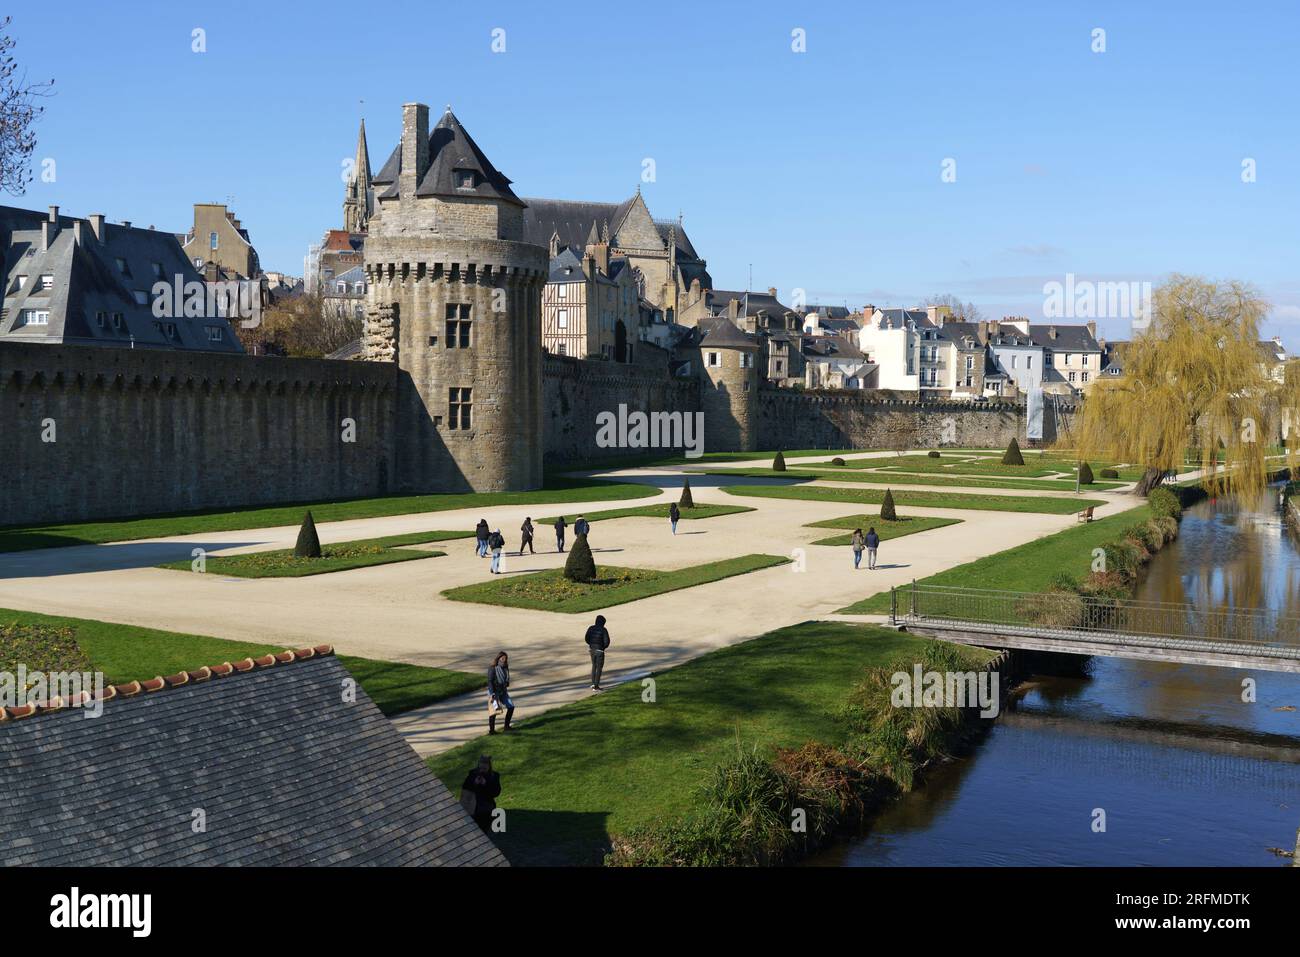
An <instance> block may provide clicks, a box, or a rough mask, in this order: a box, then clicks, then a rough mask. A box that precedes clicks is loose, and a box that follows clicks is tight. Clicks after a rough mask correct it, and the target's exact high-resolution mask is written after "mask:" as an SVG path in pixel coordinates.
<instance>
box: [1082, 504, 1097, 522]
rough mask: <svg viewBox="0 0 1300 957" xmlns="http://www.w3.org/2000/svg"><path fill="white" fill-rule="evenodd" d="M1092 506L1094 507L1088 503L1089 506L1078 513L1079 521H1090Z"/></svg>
mask: <svg viewBox="0 0 1300 957" xmlns="http://www.w3.org/2000/svg"><path fill="white" fill-rule="evenodd" d="M1094 508H1096V506H1095V505H1089V506H1088V507H1087V508H1085V509H1084V510H1083V511H1082V512H1080V513H1079V521H1081V522H1091V521H1092V510H1093V509H1094Z"/></svg>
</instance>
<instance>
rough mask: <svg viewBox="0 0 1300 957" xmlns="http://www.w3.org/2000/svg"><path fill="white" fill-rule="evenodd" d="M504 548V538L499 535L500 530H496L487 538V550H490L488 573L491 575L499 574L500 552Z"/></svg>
mask: <svg viewBox="0 0 1300 957" xmlns="http://www.w3.org/2000/svg"><path fill="white" fill-rule="evenodd" d="M505 547H506V537H505V536H504V535H502V534H501V529H499V528H498V529H497V530H496V531H495V532H493V533H492V534H491V535H489V536H488V548H490V549H492V567H491V568H490V569H489V571H491V572H492V574H493V575H500V574H501V550H502V549H503V548H505Z"/></svg>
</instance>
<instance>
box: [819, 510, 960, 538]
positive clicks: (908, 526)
mask: <svg viewBox="0 0 1300 957" xmlns="http://www.w3.org/2000/svg"><path fill="white" fill-rule="evenodd" d="M960 522H961V519H960V518H927V517H925V516H922V515H916V516H913V517H911V518H908V517H907V516H903V517H902V518H900V519H898V520H897V521H894V522H886V521H885V520H884V519H882V518H881V517H880V516H879V515H846V516H845V517H844V518H830V519H827V520H825V521H822V522H810V523H809V524H808V525H805V526H804V527H805V528H847V529H854V528H860V529H862V534H864V535H865V534H866V533H867V529H869V528H875V530H876V534H877V535H879V536H880V540H881V541H882V542H887V541H889V540H891V539H894V538H902V537H903V536H904V535H915V534H916V533H917V532H926V531H929V530H930V529H932V528H943V527H944V526H945V525H957V524H960ZM852 541H853V533H852V531H850V532H849V533H848V534H845V535H834V536H832V537H830V538H823V539H820V540H819V541H816V542H813V544H814V545H848V544H849V543H850V542H852Z"/></svg>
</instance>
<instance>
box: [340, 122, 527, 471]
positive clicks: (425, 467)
mask: <svg viewBox="0 0 1300 957" xmlns="http://www.w3.org/2000/svg"><path fill="white" fill-rule="evenodd" d="M373 183H374V195H375V205H374V212H373V214H372V215H371V218H370V222H369V234H368V236H367V238H366V246H365V269H366V276H367V279H368V283H367V289H368V292H367V303H366V325H365V333H364V342H363V347H364V358H366V359H368V360H371V361H387V362H396V363H397V364H398V366H399V367H400V369H401V370H402V373H403V374H402V375H401V377H400V379H401V383H400V392H401V395H400V397H399V399H398V407H397V421H396V424H395V428H396V430H397V434H396V435H395V436H394V438H395V440H396V441H395V442H394V443H393V447H394V448H395V453H394V454H395V455H396V457H397V461H396V462H395V463H394V464H393V472H392V474H393V482H392V484H393V487H394V489H395V490H398V491H414V492H432V491H484V492H486V491H507V490H519V489H530V488H538V487H539V486H540V485H541V484H542V342H541V307H542V286H543V285H544V284H545V282H546V274H547V266H548V261H547V251H546V249H544V248H543V247H541V246H536V245H533V244H530V243H526V242H524V241H523V236H524V228H523V211H524V203H523V202H522V201H520V199H519V198H518V197H517V196H515V194H514V192H513V191H512V190H511V188H510V180H508V179H506V177H505V176H503V175H502V174H501V173H500V172H498V171H497V169H496V168H495V167H494V166H493V165H492V164H491V162H489V160H488V159H487V157H486V156H484V155H483V152H482V151H481V150H480V149H479V148H478V146H477V145H476V144H475V142H474V140H473V139H471V138H470V136H469V134H468V133H466V132H465V130H464V128H463V127H462V126H461V125H460V121H459V120H457V119H456V117H455V115H454V114H453V113H452V112H451V108H450V107H448V108H447V111H446V113H444V114H443V116H442V119H441V120H439V122H438V124H437V126H435V127H434V128H433V130H432V132H431V131H430V130H429V108H428V107H427V106H425V105H424V104H422V103H408V104H406V105H405V106H403V107H402V142H401V145H400V146H398V148H397V149H396V150H394V151H393V153H392V155H391V156H389V158H388V161H387V162H386V163H385V164H384V166H383V168H382V169H381V170H380V171H379V173H378V174H376V175H375V177H374V180H373Z"/></svg>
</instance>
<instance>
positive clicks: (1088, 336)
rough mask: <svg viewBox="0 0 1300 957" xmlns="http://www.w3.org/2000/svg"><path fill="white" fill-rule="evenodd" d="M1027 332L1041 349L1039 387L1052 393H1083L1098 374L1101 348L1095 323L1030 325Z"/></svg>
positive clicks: (1099, 372)
mask: <svg viewBox="0 0 1300 957" xmlns="http://www.w3.org/2000/svg"><path fill="white" fill-rule="evenodd" d="M1029 334H1030V336H1031V337H1032V338H1033V340H1034V342H1035V344H1037V345H1038V346H1039V347H1041V348H1042V350H1043V376H1042V387H1043V391H1044V392H1050V393H1052V394H1055V395H1079V394H1081V393H1084V392H1086V391H1087V390H1088V389H1089V388H1090V387H1091V386H1092V384H1093V383H1094V382H1096V381H1097V377H1098V376H1099V375H1100V374H1101V367H1102V356H1103V352H1102V347H1101V343H1099V342H1098V341H1097V323H1095V322H1088V323H1087V324H1085V325H1082V326H1080V325H1065V324H1062V323H1047V324H1042V325H1038V324H1035V325H1031V326H1030V327H1029Z"/></svg>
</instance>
